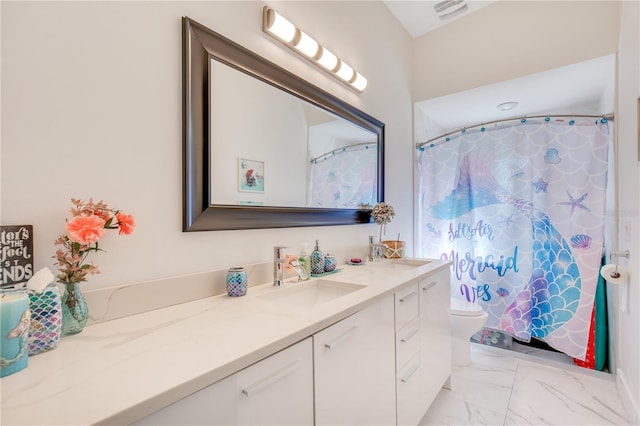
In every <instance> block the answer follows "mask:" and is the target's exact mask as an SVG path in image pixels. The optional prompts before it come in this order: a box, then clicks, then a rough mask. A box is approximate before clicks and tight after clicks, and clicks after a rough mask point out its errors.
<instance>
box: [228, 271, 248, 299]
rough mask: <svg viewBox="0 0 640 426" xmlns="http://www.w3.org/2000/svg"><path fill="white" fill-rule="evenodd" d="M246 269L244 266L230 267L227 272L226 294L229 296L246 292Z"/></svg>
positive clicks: (241, 294) (236, 295) (242, 294)
mask: <svg viewBox="0 0 640 426" xmlns="http://www.w3.org/2000/svg"><path fill="white" fill-rule="evenodd" d="M247 281H248V280H247V271H245V270H244V268H241V267H237V268H230V269H229V271H228V272H227V278H226V285H227V294H228V295H229V296H231V297H238V296H244V295H245V294H247Z"/></svg>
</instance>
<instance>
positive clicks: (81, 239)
mask: <svg viewBox="0 0 640 426" xmlns="http://www.w3.org/2000/svg"><path fill="white" fill-rule="evenodd" d="M71 203H72V204H73V207H72V208H71V215H72V216H73V217H72V218H71V219H69V220H67V225H66V230H67V233H66V234H63V235H61V236H60V237H58V239H57V240H56V241H55V245H61V246H63V249H58V250H56V255H55V256H54V258H56V259H57V262H56V266H58V271H59V274H58V275H57V278H58V281H59V282H61V283H65V284H75V283H79V282H82V281H86V280H87V279H86V276H87V274H99V273H100V271H99V269H98V268H97V267H96V266H95V265H93V264H92V263H86V260H87V256H88V255H89V253H91V252H97V251H102V249H100V248H99V246H98V240H99V239H100V238H102V237H103V235H104V230H105V229H118V234H120V235H129V234H131V233H132V232H133V230H134V228H135V226H136V222H135V219H134V217H133V216H132V215H130V214H127V213H123V212H121V211H120V210H115V209H112V208H109V207H108V206H107V205H106V204H104V203H103V202H102V201H99V202H97V203H95V202H94V201H93V199H92V198H90V199H89V201H81V200H77V199H74V198H72V199H71Z"/></svg>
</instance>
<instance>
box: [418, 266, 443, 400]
mask: <svg viewBox="0 0 640 426" xmlns="http://www.w3.org/2000/svg"><path fill="white" fill-rule="evenodd" d="M449 279H450V278H449V270H448V269H445V270H442V271H440V272H437V273H435V274H432V275H429V276H426V277H424V278H422V279H420V281H419V282H418V287H419V292H420V329H421V330H422V336H423V338H422V342H421V346H420V357H421V361H420V363H421V365H422V378H421V382H422V383H424V384H425V386H426V388H425V390H424V392H425V394H424V396H423V398H424V399H423V401H425V404H426V405H427V406H428V405H430V404H431V403H432V402H433V400H434V399H435V397H436V396H437V395H438V392H439V391H440V389H441V388H442V387H443V386H445V387H447V388H448V387H449V383H448V380H449V378H450V376H451V321H450V316H449V304H450V300H449V299H450V289H449V288H450V284H449Z"/></svg>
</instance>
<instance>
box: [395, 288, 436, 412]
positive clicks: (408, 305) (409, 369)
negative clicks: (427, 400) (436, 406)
mask: <svg viewBox="0 0 640 426" xmlns="http://www.w3.org/2000/svg"><path fill="white" fill-rule="evenodd" d="M395 318H396V324H395V327H396V392H397V396H396V398H397V408H398V415H397V424H399V425H416V424H418V422H419V421H420V419H421V418H422V416H423V415H424V413H425V412H426V410H427V408H428V406H426V405H425V404H424V402H423V399H422V395H423V394H424V392H423V389H424V384H423V383H422V382H421V380H422V376H423V375H422V369H423V366H422V363H421V354H420V350H421V342H422V337H423V336H422V335H423V330H422V327H421V326H422V324H421V321H420V292H419V288H418V283H417V282H414V283H413V284H411V285H410V286H408V287H405V288H404V289H402V290H400V291H398V292H396V294H395Z"/></svg>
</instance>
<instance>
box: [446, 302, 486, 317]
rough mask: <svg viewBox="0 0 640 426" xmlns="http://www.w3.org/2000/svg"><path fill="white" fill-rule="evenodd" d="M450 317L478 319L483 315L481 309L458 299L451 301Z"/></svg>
mask: <svg viewBox="0 0 640 426" xmlns="http://www.w3.org/2000/svg"><path fill="white" fill-rule="evenodd" d="M449 313H450V314H451V315H458V316H461V317H479V316H482V314H484V311H483V310H482V308H481V307H480V306H478V305H476V304H475V303H470V302H466V301H464V300H460V299H453V298H452V299H451V307H450V308H449Z"/></svg>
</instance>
